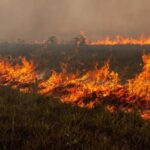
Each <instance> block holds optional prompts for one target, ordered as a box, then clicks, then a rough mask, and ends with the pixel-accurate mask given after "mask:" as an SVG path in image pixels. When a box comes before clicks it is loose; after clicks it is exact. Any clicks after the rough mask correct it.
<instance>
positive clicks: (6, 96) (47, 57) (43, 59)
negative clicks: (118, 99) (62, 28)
mask: <svg viewBox="0 0 150 150" xmlns="http://www.w3.org/2000/svg"><path fill="white" fill-rule="evenodd" d="M148 48H150V47H149V46H145V47H141V46H113V47H111V46H108V47H107V46H101V47H90V46H89V47H88V46H86V47H81V48H80V50H79V51H75V50H73V47H72V46H68V47H66V46H57V47H53V46H50V47H48V48H46V49H44V48H41V47H40V46H39V45H32V46H31V45H8V44H7V45H4V44H3V45H0V52H1V55H5V56H8V55H11V56H13V57H16V56H20V55H22V56H26V57H27V58H28V59H30V58H31V57H33V59H34V61H35V62H36V63H38V64H39V68H38V69H39V70H42V69H43V70H45V69H56V70H58V71H60V67H59V63H60V62H66V63H68V62H69V71H75V70H76V69H78V68H79V69H80V70H82V69H85V70H83V71H85V72H86V70H90V69H92V67H93V66H94V64H95V62H96V61H98V62H99V65H100V66H101V65H102V64H103V63H104V61H106V60H107V59H110V62H111V69H113V70H115V71H117V72H119V73H120V74H121V73H122V74H121V75H122V77H123V80H126V79H128V78H130V77H133V76H135V74H136V73H137V72H139V71H140V69H141V68H142V67H140V65H139V64H140V63H142V60H141V55H142V53H143V49H145V51H146V52H147V53H149V52H150V51H149V50H148ZM29 49H31V50H29ZM61 49H62V51H61ZM64 49H65V50H64ZM5 50H6V51H5ZM69 56H70V57H69ZM66 58H68V59H66ZM125 68H126V69H125ZM124 69H125V70H124ZM125 71H126V72H125ZM0 149H2V150H7V149H8V150H30V149H31V150H46V149H48V150H51V149H56V150H59V149H60V150H63V149H64V150H67V149H70V150H77V149H81V150H82V149H83V150H96V149H99V150H132V149H133V150H149V149H150V122H149V121H145V120H143V119H142V118H141V117H140V116H139V114H138V112H137V111H136V110H135V111H133V112H130V113H124V112H121V111H119V110H118V111H116V112H114V113H110V112H108V111H107V110H106V109H105V104H101V105H98V106H96V107H95V108H93V109H87V108H80V107H77V106H72V105H69V104H64V103H61V102H60V100H59V99H57V98H54V97H43V96H40V95H38V94H34V93H33V94H25V93H21V92H19V91H17V90H12V89H11V88H9V87H0Z"/></svg>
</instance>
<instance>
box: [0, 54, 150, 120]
mask: <svg viewBox="0 0 150 150" xmlns="http://www.w3.org/2000/svg"><path fill="white" fill-rule="evenodd" d="M142 58H143V63H144V66H143V71H142V72H141V73H139V74H137V75H136V76H135V78H133V79H130V80H128V81H127V82H126V83H125V84H122V82H121V79H120V77H119V74H118V73H117V72H114V71H110V69H109V68H110V67H109V64H110V63H109V62H106V63H105V64H104V66H103V67H101V68H98V67H97V66H95V69H94V70H92V71H88V72H87V73H85V74H83V75H80V73H79V71H77V73H76V74H73V73H68V72H67V66H66V65H65V64H62V72H61V73H57V72H56V71H54V70H53V71H52V73H51V75H50V77H48V78H47V79H45V78H43V79H42V80H38V78H39V76H40V74H38V73H37V72H36V71H35V70H36V67H35V66H34V64H33V63H32V62H29V61H27V60H26V59H25V58H20V59H19V60H17V62H20V63H19V64H18V63H16V62H15V61H14V60H12V59H9V60H8V59H4V58H1V60H0V74H1V76H0V83H1V85H2V86H6V85H7V86H8V85H9V86H11V87H13V88H17V89H20V90H21V91H24V92H38V93H40V94H41V95H48V96H56V97H58V98H59V99H61V101H62V102H65V103H70V104H73V105H78V106H80V107H88V108H93V107H95V106H96V105H98V104H100V103H108V105H113V106H114V108H119V109H120V110H123V111H128V110H129V109H130V110H134V109H135V108H139V109H142V110H144V111H140V113H141V116H142V117H143V116H145V115H144V114H145V113H147V112H149V111H148V110H149V106H150V103H149V100H150V55H148V54H147V55H145V54H144V55H143V57H142ZM114 104H117V106H115V105H114ZM114 110H115V109H114ZM147 115H148V113H147ZM145 118H146V119H147V118H148V117H145Z"/></svg>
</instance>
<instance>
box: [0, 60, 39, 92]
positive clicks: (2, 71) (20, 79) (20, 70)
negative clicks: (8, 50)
mask: <svg viewBox="0 0 150 150" xmlns="http://www.w3.org/2000/svg"><path fill="white" fill-rule="evenodd" d="M19 60H20V61H21V63H20V64H15V65H14V64H13V60H12V59H11V60H10V61H9V60H8V59H3V58H1V59H0V85H10V86H12V87H13V88H18V87H21V86H23V85H27V84H33V83H34V81H35V79H36V73H35V72H34V69H35V67H34V65H33V63H32V62H28V61H27V60H26V59H25V58H23V57H20V59H19ZM19 60H17V61H19ZM20 90H23V91H28V89H27V88H25V87H24V88H23V87H22V88H20Z"/></svg>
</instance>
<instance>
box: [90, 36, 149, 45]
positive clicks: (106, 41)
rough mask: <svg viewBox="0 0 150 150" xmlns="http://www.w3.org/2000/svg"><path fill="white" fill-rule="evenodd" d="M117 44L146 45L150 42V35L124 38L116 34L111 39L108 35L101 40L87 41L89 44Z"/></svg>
mask: <svg viewBox="0 0 150 150" xmlns="http://www.w3.org/2000/svg"><path fill="white" fill-rule="evenodd" d="M117 44H124V45H125V44H133V45H136V44H137V45H146V44H150V37H143V36H141V37H140V38H137V39H134V38H125V37H122V36H119V35H118V36H116V37H115V39H111V38H110V37H109V36H107V37H105V38H104V39H103V40H97V41H92V42H89V45H117Z"/></svg>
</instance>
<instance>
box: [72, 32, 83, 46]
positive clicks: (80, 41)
mask: <svg viewBox="0 0 150 150" xmlns="http://www.w3.org/2000/svg"><path fill="white" fill-rule="evenodd" d="M74 41H75V45H76V46H79V45H80V46H82V45H86V37H85V36H84V35H82V34H80V35H78V36H77V37H75V38H74Z"/></svg>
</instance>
